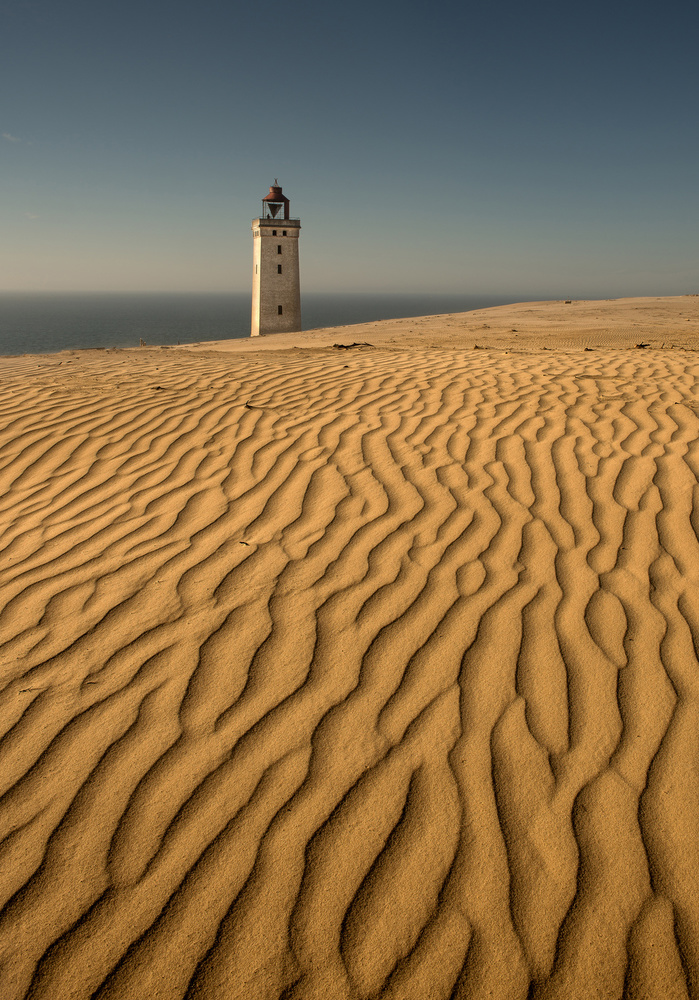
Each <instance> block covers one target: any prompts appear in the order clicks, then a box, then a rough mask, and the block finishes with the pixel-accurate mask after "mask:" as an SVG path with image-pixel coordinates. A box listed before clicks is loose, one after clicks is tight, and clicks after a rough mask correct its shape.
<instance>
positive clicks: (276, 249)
mask: <svg viewBox="0 0 699 1000" xmlns="http://www.w3.org/2000/svg"><path fill="white" fill-rule="evenodd" d="M300 232H301V222H300V220H299V219H292V218H290V217H289V199H288V198H285V197H284V195H283V194H282V189H281V187H280V186H279V184H278V183H277V181H276V179H275V181H274V184H273V185H272V186H271V187H270V189H269V194H268V195H265V197H264V198H263V199H262V214H261V215H260V217H259V219H253V220H252V248H253V249H252V325H251V329H250V336H251V337H257V336H258V335H259V334H261V333H293V332H295V331H296V330H300V329H301V286H300V284H299V233H300Z"/></svg>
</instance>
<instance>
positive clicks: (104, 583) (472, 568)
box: [0, 296, 699, 1000]
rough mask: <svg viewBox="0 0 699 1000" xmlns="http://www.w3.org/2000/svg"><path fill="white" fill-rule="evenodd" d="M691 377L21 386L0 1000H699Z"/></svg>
mask: <svg viewBox="0 0 699 1000" xmlns="http://www.w3.org/2000/svg"><path fill="white" fill-rule="evenodd" d="M352 343H355V344H357V343H358V344H361V345H362V346H355V347H351V348H350V347H345V348H343V347H339V346H333V344H335V345H338V344H352ZM636 345H647V346H636ZM476 348H480V349H476ZM585 348H588V350H585ZM697 349H699V298H697V297H690V296H687V297H678V298H673V299H641V300H617V301H614V302H609V303H606V302H603V303H600V302H587V303H578V302H571V303H569V304H566V303H538V304H531V303H526V304H522V305H520V306H516V307H501V308H497V309H491V310H479V311H478V312H476V313H468V314H463V315H459V316H444V317H431V318H418V319H411V320H399V321H398V320H397V321H391V322H387V323H379V324H364V325H362V326H361V327H352V328H342V329H340V330H337V329H336V330H327V331H315V332H311V333H306V334H302V335H294V336H291V335H284V336H277V337H266V338H260V339H259V340H255V341H244V342H240V341H237V342H235V341H233V342H229V343H227V344H216V345H211V344H202V345H198V346H196V347H194V348H192V349H185V348H170V349H165V348H160V349H149V348H143V349H135V350H130V351H124V350H119V351H80V352H65V353H62V354H56V355H44V356H24V357H20V358H4V359H0V481H1V483H2V493H1V495H0V549H1V553H2V555H1V558H0V677H1V678H2V688H1V689H0V735H1V736H2V738H1V740H0V781H2V788H1V789H0V794H1V795H2V797H1V798H0V907H2V910H1V911H0V997H1V998H2V1000H19V998H24V997H31V998H32V1000H67V998H71V1000H73V998H75V1000H77V998H80V1000H90V998H93V1000H117V998H118V1000H151V998H158V1000H180V998H185V997H186V998H188V1000H195V998H196V1000H204V998H205V1000H233V998H236V1000H238V998H239V1000H243V998H245V1000H364V998H366V1000H369V998H379V997H381V998H390V1000H452V998H453V1000H481V998H483V1000H485V998H486V997H488V998H493V1000H554V998H555V1000H589V998H617V1000H621V998H622V997H623V998H624V1000H650V998H657V1000H677V998H683V1000H688V998H693V997H697V996H699V886H698V884H697V882H698V880H699V839H698V837H697V824H698V822H699V661H698V659H697V649H699V544H698V543H697V530H699V353H697Z"/></svg>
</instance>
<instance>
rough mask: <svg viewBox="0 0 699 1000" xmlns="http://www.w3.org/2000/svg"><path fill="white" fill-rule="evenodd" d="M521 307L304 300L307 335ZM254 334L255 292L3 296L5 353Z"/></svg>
mask: <svg viewBox="0 0 699 1000" xmlns="http://www.w3.org/2000/svg"><path fill="white" fill-rule="evenodd" d="M512 301H516V299H513V298H512V297H509V298H508V297H498V296H492V295H491V296H488V295H455V294H448V295H438V294H434V293H428V294H422V295H421V294H417V293H414V294H407V295H398V294H397V295H388V294H381V295H379V294H373V295H369V294H353V295H351V294H339V293H337V294H331V293H317V294H313V293H307V294H305V295H304V296H303V297H302V301H301V314H302V320H303V329H304V330H313V329H316V328H318V327H335V326H346V325H347V324H351V323H368V322H372V321H375V320H382V319H398V318H401V317H405V316H433V315H437V314H440V313H453V312H466V311H468V310H470V309H483V308H486V307H487V306H495V305H504V304H505V303H507V302H512ZM249 336H250V294H249V293H239V294H234V293H231V294H190V293H180V294H156V293H141V294H131V293H128V294H127V293H122V294H102V293H90V294H72V293H71V294H68V293H61V294H54V293H25V292H22V293H19V292H3V293H0V354H4V355H7V354H15V355H16V354H44V353H47V352H53V351H65V350H74V349H78V348H111V347H138V346H139V344H140V342H141V341H142V340H143V341H145V342H146V344H147V345H148V346H157V345H159V344H168V345H175V344H191V343H197V342H202V341H209V340H227V339H229V338H233V339H235V338H240V337H249Z"/></svg>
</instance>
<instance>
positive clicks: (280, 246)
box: [277, 243, 282, 253]
mask: <svg viewBox="0 0 699 1000" xmlns="http://www.w3.org/2000/svg"><path fill="white" fill-rule="evenodd" d="M281 252H282V245H281V243H277V253H281Z"/></svg>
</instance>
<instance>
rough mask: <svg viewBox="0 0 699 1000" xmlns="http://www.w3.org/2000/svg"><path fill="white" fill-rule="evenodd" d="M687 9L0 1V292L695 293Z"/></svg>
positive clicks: (697, 133) (693, 100)
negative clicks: (290, 223)
mask: <svg viewBox="0 0 699 1000" xmlns="http://www.w3.org/2000/svg"><path fill="white" fill-rule="evenodd" d="M698 31H699V6H697V4H696V3H694V2H692V3H690V2H688V0H682V2H677V0H666V2H655V3H643V2H640V3H639V2H635V3H633V4H632V3H630V2H618V0H606V2H605V3H602V2H596V0H591V2H589V3H587V4H580V3H570V2H565V0H564V2H560V0H557V2H552V0H533V2H531V3H522V2H521V0H520V2H513V0H499V2H498V0H490V2H488V0H482V2H479V3H477V4H476V3H469V2H460V3H439V2H421V3H414V2H412V3H411V2H409V0H407V2H405V3H401V4H398V3H395V2H388V3H386V2H381V0H374V2H364V0H355V2H353V3H352V4H348V3H343V4H337V3H333V2H332V0H330V2H328V0H323V2H304V0H299V2H297V3H295V4H288V3H280V2H278V0H266V2H265V3H261V4H260V3H255V4H253V3H246V4H241V3H239V2H236V0H197V2H196V3H195V2H184V0H169V2H168V3H164V2H162V0H149V2H148V3H147V4H146V3H143V0H139V2H138V3H136V2H133V0H122V2H121V3H119V4H115V3H104V2H100V0H89V2H88V0H0V39H2V43H1V44H2V58H1V59H0V290H4V291H13V290H23V291H24V290H26V291H32V290H37V291H216V292H225V291H231V292H243V291H246V290H249V288H250V282H251V277H250V276H251V270H252V236H251V230H250V222H251V220H252V219H253V218H254V217H255V216H257V215H259V214H260V201H261V199H262V197H263V196H264V195H265V194H266V193H267V191H268V189H269V186H270V184H272V183H274V180H275V178H278V180H279V183H280V184H281V185H282V186H283V189H284V193H285V195H287V197H289V198H290V200H291V215H292V216H296V217H299V218H300V219H301V227H302V230H301V245H300V254H301V281H302V290H304V291H315V292H372V293H375V292H381V291H385V292H391V293H395V292H400V293H403V292H420V293H426V292H435V293H452V294H453V293H463V294H465V295H504V296H511V297H512V300H513V301H514V300H521V299H538V298H559V297H567V298H570V297H575V298H582V297H588V298H594V297H600V298H604V297H616V296H624V295H674V294H684V293H691V292H699V244H698V233H699V227H698V225H697V223H698V222H699V183H698V182H699V108H698V106H697V105H698V103H699V59H698V58H697V54H696V39H697V37H698Z"/></svg>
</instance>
